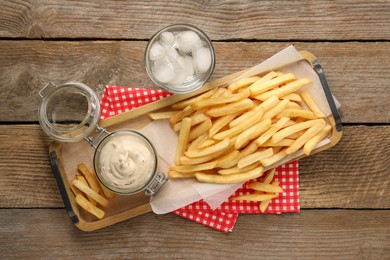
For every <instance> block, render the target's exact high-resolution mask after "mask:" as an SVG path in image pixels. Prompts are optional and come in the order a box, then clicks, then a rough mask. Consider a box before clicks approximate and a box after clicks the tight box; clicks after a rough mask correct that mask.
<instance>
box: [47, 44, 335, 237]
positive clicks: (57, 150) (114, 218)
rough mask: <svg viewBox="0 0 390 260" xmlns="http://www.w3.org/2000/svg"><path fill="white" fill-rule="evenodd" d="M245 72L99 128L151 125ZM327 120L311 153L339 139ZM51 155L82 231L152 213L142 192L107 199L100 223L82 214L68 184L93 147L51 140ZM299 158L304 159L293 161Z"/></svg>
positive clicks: (89, 160) (107, 121) (110, 120)
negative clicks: (324, 139) (326, 136)
mask: <svg viewBox="0 0 390 260" xmlns="http://www.w3.org/2000/svg"><path fill="white" fill-rule="evenodd" d="M301 54H302V55H303V57H304V58H305V59H306V60H307V61H308V62H309V63H310V64H312V61H313V60H315V59H316V58H315V56H314V55H313V54H311V53H310V52H307V51H302V52H301ZM249 69H250V68H249ZM249 69H247V70H249ZM247 70H243V71H240V72H237V73H234V74H231V75H228V76H226V77H223V78H220V79H217V80H214V81H211V82H208V83H206V84H205V85H204V86H203V87H202V88H201V89H199V90H198V91H196V92H194V93H190V94H184V95H173V96H170V97H167V98H164V99H162V100H159V101H156V102H153V103H150V104H147V105H144V106H142V107H139V108H135V109H132V110H130V111H128V112H125V113H122V114H119V115H116V116H113V117H110V118H107V119H105V120H102V121H101V122H100V124H99V125H100V126H101V127H103V128H105V129H107V130H108V131H110V132H112V131H115V130H117V129H133V130H140V129H141V128H143V127H144V126H146V125H147V124H148V123H150V122H151V119H150V118H149V116H148V113H149V112H152V111H158V110H161V111H162V110H169V109H170V105H172V104H174V103H176V102H179V101H182V100H185V99H188V98H190V97H193V96H196V95H199V94H201V93H204V92H206V91H208V90H210V89H212V88H215V87H221V86H226V85H227V84H228V83H230V82H231V81H232V80H234V79H235V78H237V77H238V76H240V75H241V74H243V73H245V72H246V71H247ZM328 119H329V121H330V122H331V124H332V127H333V130H332V134H331V137H330V143H328V144H327V145H324V146H322V147H320V148H318V149H315V150H313V152H312V154H314V153H317V152H320V151H323V150H325V149H328V148H330V147H332V146H333V145H335V144H336V143H337V142H338V141H339V140H340V138H341V135H342V131H341V130H340V129H339V130H337V129H336V122H335V120H334V117H333V116H332V115H331V116H329V117H328ZM50 154H55V155H56V158H55V164H56V167H58V173H56V171H55V170H54V168H53V170H54V172H55V175H56V174H58V175H57V176H56V179H57V184H58V186H59V188H60V191H61V195H62V197H63V200H64V203H65V207H66V209H67V211H68V214H69V215H70V216H71V219H72V221H73V222H74V224H75V225H76V226H77V227H78V228H79V229H81V230H84V231H93V230H96V229H100V228H103V227H106V226H109V225H112V224H115V223H118V222H120V221H123V220H126V219H129V218H133V217H135V216H138V215H141V214H144V213H147V212H150V211H151V207H150V203H149V200H150V197H149V196H146V195H145V194H144V193H143V192H140V193H137V194H134V195H117V196H116V197H115V198H114V199H112V200H110V204H109V206H108V207H107V209H106V216H105V217H104V218H103V219H101V220H98V219H97V218H95V217H94V216H91V215H90V214H88V213H85V212H84V210H79V207H78V206H77V204H76V202H75V196H74V195H73V193H72V191H71V189H70V181H71V180H72V179H73V178H74V177H75V175H76V174H78V171H77V164H79V163H84V164H86V165H87V167H88V168H89V169H91V170H92V169H93V154H94V149H93V147H91V146H90V145H89V143H87V142H85V141H80V142H77V143H61V142H58V141H53V142H52V143H51V145H50ZM302 157H304V156H300V157H297V158H294V159H299V158H302ZM61 182H62V183H61Z"/></svg>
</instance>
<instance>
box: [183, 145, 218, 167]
mask: <svg viewBox="0 0 390 260" xmlns="http://www.w3.org/2000/svg"><path fill="white" fill-rule="evenodd" d="M225 153H226V150H225V149H224V150H222V151H219V152H216V153H211V154H208V155H205V156H201V157H196V158H189V157H187V156H182V157H180V163H181V165H196V164H201V163H205V162H208V161H211V160H213V159H216V158H218V157H220V156H222V155H223V154H225Z"/></svg>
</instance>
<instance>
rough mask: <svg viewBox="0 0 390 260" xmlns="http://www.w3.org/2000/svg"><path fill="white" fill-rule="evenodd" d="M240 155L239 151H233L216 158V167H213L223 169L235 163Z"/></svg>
mask: <svg viewBox="0 0 390 260" xmlns="http://www.w3.org/2000/svg"><path fill="white" fill-rule="evenodd" d="M239 154H240V151H237V150H234V151H232V152H230V153H228V154H225V155H224V156H222V157H220V158H218V160H217V165H216V166H215V167H223V166H224V165H226V164H228V163H230V162H232V161H235V159H236V158H237V157H238V155H239Z"/></svg>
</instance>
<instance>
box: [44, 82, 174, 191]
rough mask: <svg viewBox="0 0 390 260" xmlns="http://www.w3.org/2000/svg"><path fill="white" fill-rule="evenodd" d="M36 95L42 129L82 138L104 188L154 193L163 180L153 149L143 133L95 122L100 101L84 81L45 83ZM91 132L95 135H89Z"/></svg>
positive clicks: (67, 139)
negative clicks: (110, 127) (106, 127)
mask: <svg viewBox="0 0 390 260" xmlns="http://www.w3.org/2000/svg"><path fill="white" fill-rule="evenodd" d="M39 96H40V97H41V98H42V101H41V104H40V106H39V109H38V118H39V123H40V125H41V127H42V129H43V130H44V131H45V133H46V134H47V135H49V136H50V137H51V138H53V139H55V140H57V141H60V142H77V141H80V140H82V139H84V140H86V141H87V142H88V143H89V144H90V145H91V146H92V147H93V148H94V149H95V152H94V156H93V165H94V170H95V172H96V175H97V177H98V179H99V181H100V182H101V183H102V184H103V185H104V186H105V187H106V188H107V189H109V190H111V191H113V192H115V193H118V194H123V195H131V194H135V193H138V192H141V191H145V194H146V195H155V194H157V192H158V191H159V190H160V188H161V187H162V186H163V185H164V183H165V182H166V181H167V179H166V177H165V175H164V174H161V173H158V171H157V166H158V156H157V153H156V149H155V148H154V147H153V144H152V143H151V142H150V141H149V140H148V139H147V138H146V137H145V136H144V135H142V134H141V133H139V132H136V131H133V130H116V131H113V132H109V131H107V130H106V129H104V128H101V127H99V126H98V122H99V118H100V101H99V98H98V96H97V95H96V93H95V92H94V91H93V90H92V89H91V88H89V87H88V86H87V85H85V84H83V83H80V82H70V83H66V84H62V85H55V84H53V83H48V84H47V85H46V86H44V87H43V88H42V89H41V91H40V92H39ZM94 132H97V135H95V137H91V135H92V133H94Z"/></svg>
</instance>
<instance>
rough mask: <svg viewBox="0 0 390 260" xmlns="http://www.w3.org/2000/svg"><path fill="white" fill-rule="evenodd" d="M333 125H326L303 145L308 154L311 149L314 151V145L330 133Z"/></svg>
mask: <svg viewBox="0 0 390 260" xmlns="http://www.w3.org/2000/svg"><path fill="white" fill-rule="evenodd" d="M331 129H332V127H331V126H330V125H326V126H325V127H324V128H323V129H322V130H321V131H320V132H319V133H318V134H316V135H315V136H314V137H313V138H311V139H310V140H309V141H307V142H306V144H305V145H304V146H303V152H304V153H305V154H306V155H309V154H310V153H311V151H313V149H314V147H315V146H316V145H317V144H318V143H319V142H320V141H321V140H322V139H324V138H325V137H327V136H328V135H329V133H330V130H331Z"/></svg>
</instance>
